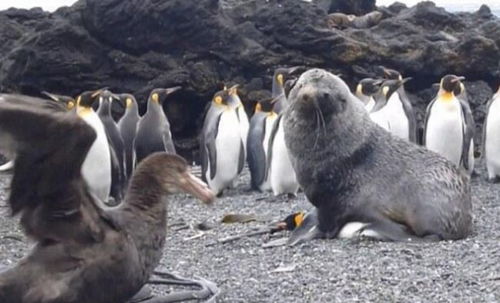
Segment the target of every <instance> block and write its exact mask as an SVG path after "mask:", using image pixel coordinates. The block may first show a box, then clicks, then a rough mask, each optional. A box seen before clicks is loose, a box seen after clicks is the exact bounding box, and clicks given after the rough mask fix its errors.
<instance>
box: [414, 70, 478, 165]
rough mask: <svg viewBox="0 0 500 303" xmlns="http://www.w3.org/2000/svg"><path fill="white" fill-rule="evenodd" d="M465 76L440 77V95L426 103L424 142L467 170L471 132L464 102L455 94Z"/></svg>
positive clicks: (429, 147)
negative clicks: (468, 129) (467, 123)
mask: <svg viewBox="0 0 500 303" xmlns="http://www.w3.org/2000/svg"><path fill="white" fill-rule="evenodd" d="M463 79H464V78H463V77H457V76H455V75H446V76H444V77H443V78H442V79H441V82H440V85H439V91H438V93H437V96H436V97H435V98H434V99H433V100H432V101H431V103H430V104H429V105H428V106H427V111H426V115H425V124H424V138H423V139H424V142H423V143H424V145H425V146H426V147H427V148H428V149H430V150H432V151H434V152H437V153H438V154H440V155H442V156H444V157H445V158H446V159H448V160H450V161H451V162H452V163H454V164H455V165H456V166H457V167H463V168H465V169H466V170H468V158H469V148H470V144H471V140H472V135H473V134H472V132H470V131H467V125H466V119H465V116H464V112H465V110H464V108H463V103H462V102H461V101H460V100H459V99H458V98H457V97H456V96H455V91H456V89H457V87H459V86H460V85H461V82H460V81H461V80H463Z"/></svg>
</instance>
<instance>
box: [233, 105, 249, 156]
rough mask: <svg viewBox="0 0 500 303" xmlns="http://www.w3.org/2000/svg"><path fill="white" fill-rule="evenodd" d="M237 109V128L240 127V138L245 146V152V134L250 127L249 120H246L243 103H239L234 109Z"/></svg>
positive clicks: (246, 134)
mask: <svg viewBox="0 0 500 303" xmlns="http://www.w3.org/2000/svg"><path fill="white" fill-rule="evenodd" d="M236 110H237V111H238V117H239V129H240V136H241V139H242V140H243V146H244V147H245V153H246V150H247V136H248V130H249V129H250V122H248V116H247V113H246V112H245V108H244V107H243V105H240V106H238V107H237V109H236Z"/></svg>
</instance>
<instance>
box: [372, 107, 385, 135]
mask: <svg viewBox="0 0 500 303" xmlns="http://www.w3.org/2000/svg"><path fill="white" fill-rule="evenodd" d="M370 119H371V120H372V121H373V122H375V123H376V124H377V125H378V126H380V127H382V128H383V129H385V130H386V131H390V127H389V120H388V119H387V116H386V115H385V107H384V108H382V109H380V110H378V111H376V112H373V113H370Z"/></svg>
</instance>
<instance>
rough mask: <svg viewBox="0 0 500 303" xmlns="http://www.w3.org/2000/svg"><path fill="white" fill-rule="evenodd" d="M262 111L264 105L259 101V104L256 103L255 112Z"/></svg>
mask: <svg viewBox="0 0 500 303" xmlns="http://www.w3.org/2000/svg"><path fill="white" fill-rule="evenodd" d="M260 111H262V106H261V105H260V103H257V105H255V112H256V113H257V112H260Z"/></svg>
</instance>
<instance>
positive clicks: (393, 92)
mask: <svg viewBox="0 0 500 303" xmlns="http://www.w3.org/2000/svg"><path fill="white" fill-rule="evenodd" d="M408 80H410V78H405V79H401V80H400V79H397V80H385V81H384V82H383V83H382V86H381V88H380V91H379V92H378V93H377V94H375V95H374V97H375V105H374V106H373V108H372V110H371V112H370V118H371V119H372V121H373V122H375V123H377V124H378V125H379V126H380V127H382V128H384V129H385V130H386V131H388V132H390V133H391V134H393V135H395V136H397V137H399V138H402V139H405V140H409V133H410V132H409V124H408V119H406V116H405V114H404V110H403V107H402V106H401V104H402V103H401V102H400V99H399V97H398V95H397V91H398V90H399V88H400V87H401V86H403V84H404V83H405V82H406V81H408Z"/></svg>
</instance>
